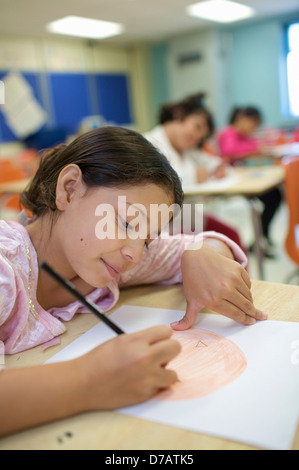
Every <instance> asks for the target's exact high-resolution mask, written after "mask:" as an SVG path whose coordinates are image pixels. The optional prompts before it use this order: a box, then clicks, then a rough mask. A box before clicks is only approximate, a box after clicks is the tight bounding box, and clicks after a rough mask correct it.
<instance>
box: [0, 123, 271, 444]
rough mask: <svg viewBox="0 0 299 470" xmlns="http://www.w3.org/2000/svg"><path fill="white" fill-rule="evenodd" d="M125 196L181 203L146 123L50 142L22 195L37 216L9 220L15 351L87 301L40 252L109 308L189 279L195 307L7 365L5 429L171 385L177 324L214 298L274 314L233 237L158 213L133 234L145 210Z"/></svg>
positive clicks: (7, 290)
mask: <svg viewBox="0 0 299 470" xmlns="http://www.w3.org/2000/svg"><path fill="white" fill-rule="evenodd" d="M120 196H121V197H122V198H124V197H125V198H126V201H127V205H128V206H129V207H132V205H136V204H139V205H140V204H142V207H143V208H145V209H146V210H147V214H150V210H149V209H150V205H151V204H158V205H160V204H166V205H167V206H170V205H172V204H173V203H177V204H181V203H182V197H183V195H182V190H181V184H180V180H179V178H178V176H177V174H176V173H175V172H174V170H173V169H172V168H171V166H170V165H169V163H168V161H167V159H166V158H165V157H164V156H163V155H161V154H160V153H159V152H158V151H157V150H156V149H155V148H154V147H153V146H152V145H151V144H150V143H149V142H148V141H147V140H146V139H144V138H143V137H142V136H140V135H139V134H138V133H136V132H134V131H131V130H127V129H122V128H114V127H105V128H99V129H95V130H93V131H91V132H89V133H86V134H84V135H81V136H80V137H78V138H77V139H76V140H75V141H73V142H72V143H70V144H69V145H68V146H66V147H59V148H54V149H50V150H48V151H46V152H45V153H44V155H43V156H42V158H41V162H40V166H39V168H38V170H37V172H36V174H35V176H34V178H33V180H32V182H31V184H30V186H29V187H28V189H27V190H26V191H25V192H24V193H23V195H22V197H21V200H22V204H23V206H24V207H25V208H26V209H27V210H29V211H30V212H31V213H32V216H33V217H32V219H31V220H30V221H29V223H28V224H27V225H26V226H24V225H22V224H21V223H18V222H15V221H8V222H5V221H1V222H0V264H1V266H0V272H1V285H0V299H1V302H0V306H1V307H0V340H1V341H2V342H3V343H4V345H5V354H16V353H20V352H21V351H24V350H26V349H29V348H32V347H35V346H38V345H41V344H46V345H47V342H49V341H50V342H51V343H53V341H55V339H57V338H59V335H61V334H62V333H63V332H64V331H65V329H66V327H65V322H66V321H68V320H70V319H71V318H72V317H73V316H74V315H75V313H78V312H83V311H84V308H83V307H82V305H80V303H79V302H77V301H75V302H74V299H73V298H72V297H71V295H70V294H69V293H68V292H67V291H64V290H63V288H62V287H60V286H59V285H58V284H56V283H55V281H54V280H52V279H51V278H49V276H48V275H47V273H45V272H43V271H42V272H41V271H40V270H39V263H40V262H41V261H45V262H47V263H48V264H50V265H51V266H52V267H53V268H54V269H55V270H56V271H57V272H59V273H60V274H61V275H62V276H63V277H64V278H66V279H68V280H70V281H72V283H73V284H74V285H75V287H76V288H77V289H78V290H79V291H80V292H81V293H82V294H83V295H85V296H86V295H87V296H88V297H89V298H90V299H91V300H92V301H93V302H95V303H96V304H98V306H99V307H100V308H101V309H102V310H106V311H107V310H109V309H110V308H111V307H112V306H113V305H115V303H116V302H117V299H118V296H119V290H120V289H121V288H122V287H126V286H130V285H136V284H145V283H158V282H164V283H168V284H171V283H178V282H182V283H183V285H184V292H185V296H186V301H187V309H186V314H185V316H184V318H183V319H182V320H181V321H179V322H177V323H175V324H173V325H171V326H169V325H162V326H161V325H160V326H157V327H153V328H149V329H147V330H144V331H140V332H137V333H134V334H123V335H119V336H117V337H115V338H113V339H111V340H110V341H107V342H105V343H104V344H102V345H100V346H98V347H97V348H95V349H94V350H93V351H91V352H89V353H88V354H86V355H84V356H82V357H80V358H78V359H75V360H72V361H69V362H62V363H56V364H47V365H41V366H34V367H28V368H18V369H11V370H9V369H5V368H3V369H2V371H1V373H0V409H1V412H0V415H1V420H0V433H1V434H2V435H4V434H7V433H10V432H13V431H16V430H19V429H24V428H28V427H31V426H35V425H39V424H41V423H46V422H49V421H53V420H58V419H61V418H64V417H67V416H71V415H74V414H77V413H81V412H84V411H89V410H106V409H114V408H118V407H123V406H127V405H131V404H134V403H139V402H142V401H144V400H147V399H148V398H150V397H152V396H153V395H154V394H156V393H157V392H158V391H159V390H160V389H162V388H165V387H169V386H171V385H172V384H173V383H174V382H175V381H176V380H177V376H176V373H175V372H174V371H172V370H169V369H167V368H166V365H167V363H168V362H169V361H170V360H171V359H172V358H173V357H174V356H175V355H177V354H178V353H179V350H180V347H179V344H178V343H177V341H175V340H174V339H172V338H171V335H172V330H173V329H177V330H183V329H186V328H189V327H191V326H192V324H193V323H194V322H195V320H196V316H197V313H198V312H199V311H200V309H201V308H202V307H204V306H206V307H210V308H212V309H213V310H214V311H216V312H221V313H223V314H224V315H226V316H228V317H230V318H232V319H234V320H236V321H237V322H239V323H241V324H244V325H249V324H253V323H255V322H256V321H257V320H262V319H264V318H265V315H264V314H263V313H262V312H261V311H259V310H258V309H257V308H255V306H254V304H253V301H252V296H251V292H250V279H249V277H248V274H247V272H246V270H245V265H246V257H245V255H244V253H243V252H242V250H241V249H240V248H239V247H238V246H237V245H236V244H235V243H234V242H232V241H230V240H229V239H228V238H226V237H225V236H223V235H219V234H217V233H214V232H209V233H204V234H192V235H186V236H182V237H181V238H177V239H175V238H172V237H168V238H167V239H162V238H161V237H157V238H155V239H154V240H152V239H151V234H150V232H149V227H150V221H149V220H147V222H146V225H145V228H146V229H147V231H146V232H145V234H144V236H143V238H137V239H134V237H130V231H131V230H134V228H136V227H134V223H135V224H136V223H137V222H134V217H132V216H129V215H128V214H129V211H128V213H127V215H125V217H124V218H123V217H122V216H121V215H120V214H119V213H118V207H117V203H118V200H119V197H120ZM99 204H108V205H109V207H113V208H115V217H114V219H113V223H114V225H115V227H116V228H117V229H119V230H120V233H121V234H122V236H119V238H117V237H114V238H113V237H111V238H107V239H99V238H98V237H97V236H96V234H95V224H96V222H97V220H98V219H97V217H96V216H95V210H96V208H97V207H98V205H99ZM133 207H136V206H133ZM138 207H139V206H138ZM159 224H160V222H159ZM159 224H158V226H157V227H154V228H155V231H157V232H160V231H161V229H162V227H161V226H160V225H159ZM116 233H119V232H118V231H116ZM201 244H202V246H201ZM41 362H42V358H41Z"/></svg>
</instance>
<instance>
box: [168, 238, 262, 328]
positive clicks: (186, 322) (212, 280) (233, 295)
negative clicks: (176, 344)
mask: <svg viewBox="0 0 299 470" xmlns="http://www.w3.org/2000/svg"><path fill="white" fill-rule="evenodd" d="M182 276H183V285H184V293H185V297H186V300H187V308H186V313H185V315H184V317H183V318H182V320H180V321H178V322H175V323H173V324H172V327H173V328H174V329H175V330H185V329H187V328H191V326H192V325H193V324H194V323H195V321H196V318H197V314H198V313H199V312H200V310H201V309H202V308H203V307H207V308H209V309H211V310H213V311H214V312H217V313H220V314H222V315H224V316H226V317H228V318H231V319H233V320H234V321H236V322H238V323H240V324H243V325H252V324H254V323H256V321H257V320H265V319H266V318H267V315H266V314H265V313H264V312H262V311H260V310H259V309H257V308H256V307H255V306H254V303H253V298H252V294H251V281H250V278H249V275H248V273H247V271H246V269H245V268H244V267H243V266H242V265H241V264H240V263H238V262H236V261H235V259H234V256H233V253H232V251H231V249H230V247H229V246H228V245H227V244H226V243H224V242H223V241H222V240H220V239H213V238H207V239H205V240H204V242H203V244H202V246H198V244H194V245H191V246H190V247H189V248H188V249H187V250H185V252H184V254H183V256H182Z"/></svg>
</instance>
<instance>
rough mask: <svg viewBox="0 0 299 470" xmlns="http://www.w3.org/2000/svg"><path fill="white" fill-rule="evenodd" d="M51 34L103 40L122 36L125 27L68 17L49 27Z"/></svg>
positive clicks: (107, 22) (106, 22) (54, 22)
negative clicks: (118, 35)
mask: <svg viewBox="0 0 299 470" xmlns="http://www.w3.org/2000/svg"><path fill="white" fill-rule="evenodd" d="M47 30H48V31H50V32H51V33H58V34H67V35H69V36H79V37H83V38H90V39H103V38H108V37H111V36H116V35H117V34H121V33H122V32H123V30H124V27H123V26H122V25H121V24H119V23H111V22H109V21H100V20H93V19H90V18H81V17H79V16H66V17H65V18H61V19H60V20H57V21H53V22H52V23H49V24H48V25H47Z"/></svg>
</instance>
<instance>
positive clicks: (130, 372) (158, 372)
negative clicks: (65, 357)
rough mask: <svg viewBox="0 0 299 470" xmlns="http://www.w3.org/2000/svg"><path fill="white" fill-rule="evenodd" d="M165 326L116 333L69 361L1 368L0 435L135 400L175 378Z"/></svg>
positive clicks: (175, 348)
mask: <svg viewBox="0 0 299 470" xmlns="http://www.w3.org/2000/svg"><path fill="white" fill-rule="evenodd" d="M171 335H172V330H171V328H170V327H169V326H166V325H160V326H157V327H153V328H148V329H146V330H143V331H140V332H137V333H133V334H128V335H125V334H123V335H119V336H117V337H116V338H113V339H112V340H109V341H107V342H105V343H103V344H102V345H100V346H98V347H97V348H95V349H94V350H92V351H91V352H89V353H87V354H85V355H84V356H81V357H79V358H78V359H74V360H72V361H67V362H60V363H53V364H47V365H41V366H35V367H27V368H20V369H12V370H2V371H1V372H0V416H1V420H0V435H5V434H8V433H11V432H15V431H19V430H21V429H25V428H29V427H32V426H37V425H40V424H43V423H47V422H50V421H56V420H59V419H63V418H66V417H69V416H72V415H76V414H79V413H82V412H85V411H92V410H111V409H115V408H119V407H123V406H129V405H133V404H137V403H140V402H142V401H145V400H147V399H149V398H151V397H152V396H153V395H155V394H156V393H157V392H158V391H159V390H161V389H163V388H166V387H169V386H170V385H172V384H173V383H174V382H176V381H177V375H176V373H175V372H174V371H172V370H169V369H166V367H165V366H166V365H167V364H168V362H169V361H171V360H172V359H173V358H174V357H175V356H176V355H177V354H178V353H179V351H180V345H179V343H178V342H177V341H175V340H173V339H171Z"/></svg>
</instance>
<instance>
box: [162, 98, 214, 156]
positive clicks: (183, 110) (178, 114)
mask: <svg viewBox="0 0 299 470" xmlns="http://www.w3.org/2000/svg"><path fill="white" fill-rule="evenodd" d="M204 98H205V94H204V93H197V94H195V95H190V96H187V97H186V98H184V99H183V100H182V101H178V102H177V103H165V104H164V105H162V107H161V110H160V113H159V118H158V119H159V124H161V125H162V124H165V123H167V122H170V121H174V120H176V119H180V120H182V121H183V120H184V119H185V118H186V117H187V116H190V114H200V115H202V116H204V117H205V119H206V122H207V125H208V128H209V135H207V136H206V138H205V139H204V141H205V140H206V139H208V138H209V137H211V135H212V134H213V133H214V130H215V124H214V119H213V116H212V114H211V112H210V111H209V110H208V109H207V108H206V107H205V104H204ZM204 141H202V142H200V145H199V146H200V147H201V146H202V145H203V143H204Z"/></svg>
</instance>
